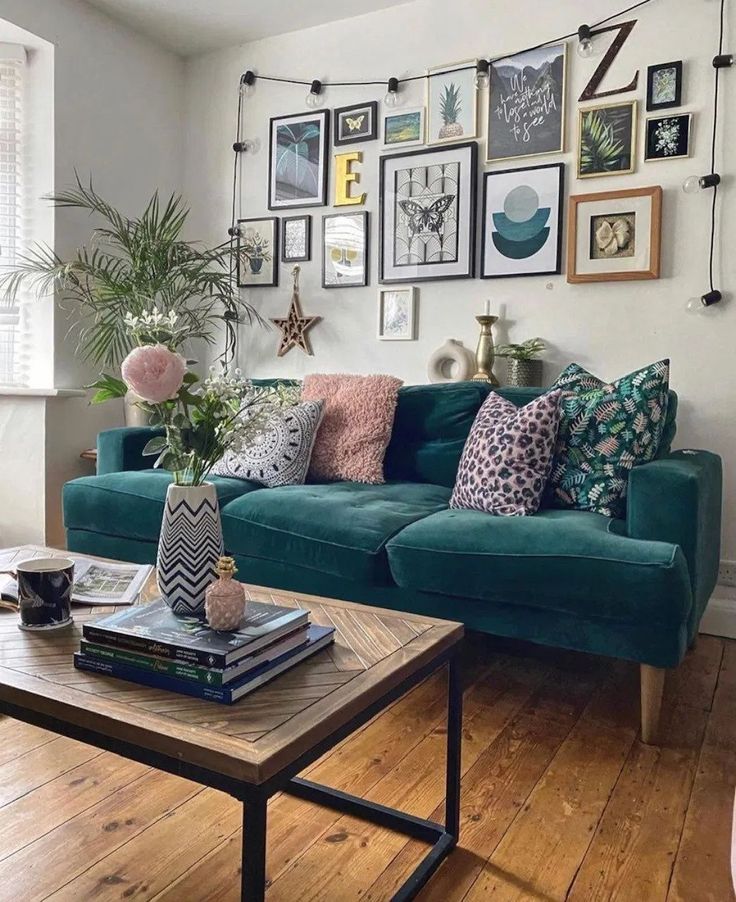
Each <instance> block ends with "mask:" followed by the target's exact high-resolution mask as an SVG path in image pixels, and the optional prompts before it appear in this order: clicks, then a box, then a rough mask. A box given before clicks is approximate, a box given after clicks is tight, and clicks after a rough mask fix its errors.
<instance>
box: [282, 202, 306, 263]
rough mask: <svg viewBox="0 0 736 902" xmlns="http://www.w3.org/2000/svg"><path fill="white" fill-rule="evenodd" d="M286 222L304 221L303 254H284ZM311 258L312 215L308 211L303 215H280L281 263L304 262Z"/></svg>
mask: <svg viewBox="0 0 736 902" xmlns="http://www.w3.org/2000/svg"><path fill="white" fill-rule="evenodd" d="M287 222H303V223H304V256H303V257H288V256H287V255H286V223H287ZM311 259H312V217H311V215H310V214H309V213H305V214H304V215H303V216H282V217H281V262H282V263H306V262H307V261H308V260H311Z"/></svg>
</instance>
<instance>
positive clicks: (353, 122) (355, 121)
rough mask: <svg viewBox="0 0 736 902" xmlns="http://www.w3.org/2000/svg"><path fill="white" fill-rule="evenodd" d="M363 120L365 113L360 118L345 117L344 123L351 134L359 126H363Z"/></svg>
mask: <svg viewBox="0 0 736 902" xmlns="http://www.w3.org/2000/svg"><path fill="white" fill-rule="evenodd" d="M364 119H365V113H363V114H362V115H361V116H355V117H353V116H346V117H345V122H347V125H348V128H349V129H350V131H351V132H356V131H357V130H358V129H359V128H360V127H361V125H362V124H363V120H364Z"/></svg>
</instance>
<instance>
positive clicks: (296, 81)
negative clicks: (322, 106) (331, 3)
mask: <svg viewBox="0 0 736 902" xmlns="http://www.w3.org/2000/svg"><path fill="white" fill-rule="evenodd" d="M652 2H653V0H639V2H638V3H634V4H633V5H632V6H629V7H627V8H626V9H622V10H619V12H617V13H613V14H612V15H610V16H606V18H605V19H601V20H600V21H598V22H594V23H593V24H592V25H591V26H590V27H591V29H593V30H595V29H596V28H600V26H601V25H606V24H607V23H608V22H612V21H613V20H614V19H618V18H619V17H620V16H625V15H626V14H627V13H630V12H632V11H633V10H635V9H639V7H641V6H646V5H647V4H648V3H652ZM577 35H578V33H577V30H575V31H571V32H570V33H569V34H564V35H562V36H561V37H558V38H551V39H550V40H549V41H542V42H541V43H539V44H534V45H533V46H532V47H525V48H524V49H523V50H516V51H514V52H513V53H504V54H503V56H496V57H492V58H491V62H492V63H493V62H497V61H498V60H502V59H507V58H508V57H510V56H518V55H519V54H520V53H529V52H531V51H532V50H541V49H542V47H549V46H550V45H551V44H559V43H560V42H561V41H568V40H569V39H570V38H575V37H577ZM471 69H475V66H472V65H471V66H455V67H453V68H451V69H443V70H442V71H443V73H445V74H448V75H449V74H452V73H453V72H467V71H469V70H471ZM256 78H257V79H258V80H260V81H275V82H279V83H281V84H287V85H304V86H305V87H309V86H311V84H312V82H311V81H306V80H304V79H301V78H285V77H283V76H279V75H257V76H256ZM425 78H427V75H426V73H425V74H424V75H407V76H405V77H404V78H399V79H398V82H399V84H406V83H407V82H411V81H421V80H422V79H425ZM386 81H387V80H385V81H376V80H367V81H323V82H322V87H325V88H326V87H333V88H345V87H359V86H362V85H368V86H375V85H378V86H383V85H385V84H386Z"/></svg>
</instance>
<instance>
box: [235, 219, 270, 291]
mask: <svg viewBox="0 0 736 902" xmlns="http://www.w3.org/2000/svg"><path fill="white" fill-rule="evenodd" d="M237 282H238V287H239V288H275V287H276V286H277V285H278V284H279V218H278V216H258V217H253V218H250V219H239V220H238V246H237Z"/></svg>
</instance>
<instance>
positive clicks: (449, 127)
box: [426, 59, 478, 146]
mask: <svg viewBox="0 0 736 902" xmlns="http://www.w3.org/2000/svg"><path fill="white" fill-rule="evenodd" d="M477 66H478V60H477V59H470V60H463V61H462V62H459V63H448V64H447V65H446V66H435V67H433V68H431V69H427V78H426V107H427V119H426V129H427V145H429V146H434V145H436V144H451V143H456V142H458V141H467V140H468V139H469V138H476V137H477V136H478V88H477V86H476V84H475V76H476V72H477ZM461 67H463V68H461ZM465 67H467V68H465ZM453 70H458V71H453Z"/></svg>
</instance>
